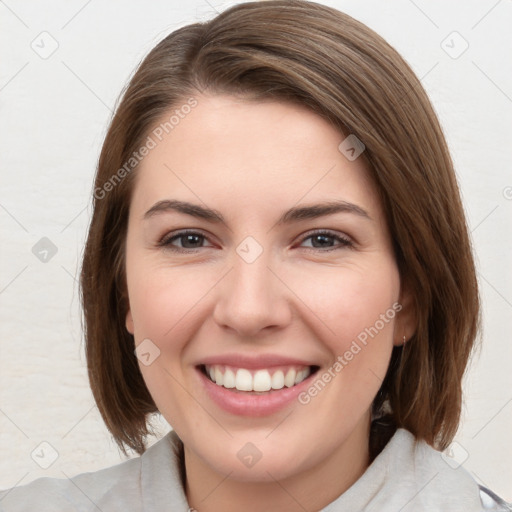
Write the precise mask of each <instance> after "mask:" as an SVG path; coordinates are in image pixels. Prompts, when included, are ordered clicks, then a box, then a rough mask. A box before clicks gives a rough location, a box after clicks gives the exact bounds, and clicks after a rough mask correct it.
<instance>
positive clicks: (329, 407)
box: [126, 95, 414, 512]
mask: <svg viewBox="0 0 512 512" xmlns="http://www.w3.org/2000/svg"><path fill="white" fill-rule="evenodd" d="M196 99H197V100H198V105H197V106H196V107H195V108H194V109H192V111H191V112H190V113H189V114H188V115H187V116H186V117H185V118H184V119H182V120H180V123H179V124H178V125H177V126H175V127H174V129H173V130H172V132H170V133H169V135H168V136H167V137H166V138H164V139H163V140H162V141H161V142H160V143H159V144H158V145H157V146H156V147H155V148H154V149H152V150H151V151H150V153H149V155H148V156H146V157H145V159H144V160H143V161H142V163H141V166H140V168H139V169H138V171H137V173H138V174H137V177H136V182H135V188H134V193H133V197H132V203H131V207H130V217H129V225H128V233H127V245H126V273H127V286H128V295H129V302H130V309H129V311H128V314H127V317H126V327H127V329H128V331H129V332H130V333H132V334H133V335H134V338H135V343H136V345H138V344H140V343H141V342H142V340H144V339H150V340H151V342H152V343H154V344H155V345H156V346H157V347H158V349H159V350H160V355H159V357H158V358H156V359H155V361H154V362H153V363H152V364H150V365H148V366H146V365H143V364H140V369H141V372H142V375H143V377H144V380H145V382H146V384H147V387H148V389H149V391H150V393H151V395H152V397H153V398H154V400H155V403H156V404H157V406H158V408H159V410H160V412H161V413H162V415H163V416H164V417H165V419H166V420H167V421H168V422H169V423H170V424H171V425H172V427H173V428H174V430H175V431H176V432H177V434H178V435H179V437H180V438H181V439H182V440H183V442H184V445H185V466H186V473H187V484H186V493H187V498H188V500H189V503H190V505H191V506H192V507H194V508H196V509H197V510H198V511H199V512H217V511H222V512H230V511H235V510H236V511H239V510H244V511H261V510H268V511H280V512H283V511H284V512H292V511H293V512H295V511H299V510H300V511H303V510H304V509H306V510H319V509H321V508H323V507H325V506H326V505H328V504H329V503H330V502H332V501H333V500H334V499H336V498H337V497H338V496H339V495H340V494H342V493H343V492H344V491H345V490H346V489H348V487H350V486H351V485H352V484H353V483H354V482H355V481H356V480H357V479H358V478H359V477H360V476H361V475H362V473H363V472H364V471H365V469H366V468H367V467H368V438H369V425H370V407H371V403H372V401H373V399H374V397H375V395H376V393H377V391H378V389H379V387H380V385H381V382H382V379H383V378H384V376H385V373H386V370H387V367H388V364H389V359H390V355H391V351H392V348H393V345H398V344H401V343H402V341H403V337H404V336H405V337H406V338H407V339H408V338H409V337H410V336H411V335H412V334H413V330H414V315H413V313H412V311H411V306H410V302H411V301H410V298H409V296H408V294H407V293H406V291H405V290H404V289H402V288H401V283H400V276H399V273H398V269H397V265H396V261H395V258H394V255H393V250H392V245H391V240H390V234H389V231H388V228H387V226H386V223H385V221H384V215H383V211H382V207H381V204H380V203H379V200H378V197H377V194H376V190H375V188H374V185H373V183H372V182H371V180H370V178H369V173H368V169H367V164H366V163H365V160H364V156H361V157H359V158H357V159H356V160H354V161H349V160H348V159H347V158H346V157H345V156H344V155H343V154H342V153H341V152H340V151H339V150H338V146H339V144H340V142H342V141H343V139H344V138H345V136H344V135H343V134H341V133H340V132H339V131H338V130H336V129H335V128H333V127H332V126H331V125H330V124H329V123H328V122H327V121H325V120H324V119H323V118H321V117H319V116H318V115H316V114H315V113H312V112H310V111H309V110H306V109H305V108H303V107H301V106H296V105H291V104H287V103H282V102H272V101H266V102H261V101H260V102H255V101H249V100H245V99H243V98H235V97H232V96H224V95H210V96H204V95H198V96H196ZM166 199H177V200H181V201H189V202H191V203H194V204H198V205H201V206H207V207H209V208H212V209H215V210H217V211H218V212H220V213H221V214H222V215H223V217H224V218H225V224H219V223H214V222H211V221H208V220H203V219H198V218H195V217H192V216H190V215H187V214H184V213H178V212H175V211H164V212H158V213H155V214H154V215H150V216H149V217H148V218H145V217H144V214H145V213H146V212H147V211H148V210H149V209H150V208H151V207H152V206H153V205H154V204H155V203H157V202H158V201H162V200H166ZM340 199H341V200H344V201H347V202H350V203H353V204H355V205H357V206H359V207H360V208H362V209H364V210H365V211H366V212H367V214H368V216H369V218H365V217H363V216H361V215H357V214H354V213H350V212H339V213H335V214H332V215H326V216H323V217H319V218H314V219H301V220H298V221H295V222H292V223H290V224H284V225H280V224H276V222H277V220H278V218H279V217H280V216H281V215H282V214H283V212H284V211H286V210H288V209H289V208H292V207H295V206H306V205H312V204H316V203H321V202H325V201H331V200H340ZM183 229H193V230H194V231H197V232H198V233H199V234H200V235H204V237H205V238H201V237H198V238H195V239H193V244H192V245H189V246H188V247H192V249H188V252H186V253H180V252H174V251H172V250H171V248H170V247H174V248H178V249H179V248H182V247H184V244H185V246H186V243H187V239H186V237H185V239H183V238H181V239H179V238H178V239H174V240H173V241H172V242H171V243H172V245H171V246H170V247H169V246H168V247H162V246H161V245H159V242H160V240H161V239H162V238H165V237H167V238H166V239H167V241H169V239H170V238H171V236H170V235H172V234H175V233H176V232H177V231H179V230H183ZM316 229H326V230H329V231H331V232H332V233H331V234H332V235H335V236H336V235H337V236H341V237H344V238H345V239H348V240H349V241H350V243H351V244H352V245H351V246H347V245H344V244H341V243H340V242H338V241H337V240H336V239H335V238H333V237H327V239H325V238H324V239H321V240H320V244H318V237H314V236H313V237H311V236H309V237H308V235H311V232H312V231H313V230H316ZM247 236H251V237H253V238H254V239H255V240H256V241H257V242H258V244H259V245H260V247H261V248H262V250H263V252H262V253H261V255H260V256H259V257H258V258H257V259H256V260H255V261H254V262H252V263H248V262H247V261H245V260H244V259H243V258H241V257H240V256H239V254H238V253H237V252H236V249H237V246H238V245H239V244H240V242H242V241H243V240H244V239H245V238H246V237H247ZM322 241H323V242H324V243H323V245H322V244H321V242H322ZM329 249H330V250H329ZM397 302H398V303H400V304H401V305H402V310H401V311H400V312H399V313H398V314H397V315H396V316H395V317H394V318H393V319H392V320H390V321H389V322H388V323H386V324H385V326H384V328H383V329H381V330H380V331H379V333H378V335H376V336H374V337H373V338H371V339H370V341H369V342H368V344H367V345H366V346H364V348H362V350H361V351H360V352H359V353H357V355H355V356H354V358H353V359H352V360H351V361H350V362H348V364H347V365H346V366H344V367H343V369H342V371H340V372H338V373H337V374H336V376H335V378H333V379H332V380H331V382H329V383H328V385H327V386H325V388H324V389H323V390H322V391H321V392H319V393H318V394H317V396H315V397H313V398H312V399H311V400H310V401H309V403H307V404H305V405H304V404H301V403H299V402H298V401H295V400H294V401H293V403H292V404H291V405H290V406H287V407H286V408H285V409H283V410H280V411H278V412H277V413H274V414H271V415H267V416H263V417H258V418H247V417H243V416H237V415H234V414H232V413H228V412H226V411H224V410H222V409H220V408H219V407H218V406H217V405H216V404H215V403H213V402H212V401H211V399H210V398H209V397H208V395H207V394H206V393H205V392H204V390H203V389H202V388H201V387H200V386H199V377H198V373H197V371H196V369H195V365H197V364H198V362H199V361H201V359H202V358H204V357H209V356H214V355H218V354H226V353H242V354H269V353H270V354H279V355H290V356H293V357H300V358H301V359H305V360H307V361H311V362H312V363H314V364H317V365H319V366H320V367H321V368H320V370H319V375H321V374H322V373H323V372H325V371H326V370H327V369H328V368H329V367H331V366H332V364H333V362H334V361H335V360H336V358H337V357H338V356H339V355H343V354H344V353H345V351H346V350H347V349H348V348H349V347H350V345H351V343H352V341H353V340H354V339H356V338H357V336H358V335H359V334H360V333H361V332H362V331H364V329H365V328H367V327H370V326H373V325H374V324H375V322H376V321H377V320H378V319H379V315H381V314H383V313H385V312H386V311H388V310H389V309H390V308H391V307H392V305H393V304H394V303H397ZM247 442H251V443H253V444H254V445H255V446H256V447H257V448H258V450H259V451H260V452H261V454H262V456H261V459H260V460H259V461H258V462H257V463H256V464H255V465H254V466H252V467H246V466H245V465H244V464H242V463H241V462H240V460H239V458H238V457H237V452H238V451H239V450H240V449H241V448H242V447H243V446H244V445H245V444H246V443H247ZM319 489H321V492H320V491H319Z"/></svg>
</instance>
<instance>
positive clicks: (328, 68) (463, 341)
mask: <svg viewBox="0 0 512 512" xmlns="http://www.w3.org/2000/svg"><path fill="white" fill-rule="evenodd" d="M198 91H199V92H201V91H207V92H210V93H228V94H240V95H244V96H246V97H248V96H250V97H251V98H253V99H259V98H261V99H276V100H280V101H292V102H297V103H299V104H301V105H304V106H307V107H308V108H310V109H312V110H313V111H314V112H316V113H317V114H318V115H321V116H323V117H324V118H326V119H327V120H329V121H330V122H332V123H333V124H334V126H336V127H337V128H338V129H339V130H340V131H341V132H343V133H345V134H354V135H356V136H357V137H358V138H359V139H360V140H361V141H362V142H363V143H364V145H365V146H366V150H365V152H364V156H365V158H366V159H367V161H368V163H369V166H370V168H371V175H372V178H373V180H374V181H375V184H376V186H377V189H378V191H379V195H380V198H381V201H382V205H383V208H384V211H385V214H386V217H387V222H388V225H389V229H390V232H391V236H392V240H393V244H394V249H395V253H396V260H397V264H398V268H399V271H400V276H401V279H402V283H406V285H407V287H408V289H409V290H410V292H411V293H412V296H413V301H414V308H415V311H416V319H417V329H416V332H415V334H414V335H413V337H412V338H411V339H410V341H409V342H408V343H407V345H406V347H405V348H402V347H395V348H394V349H393V354H392V359H391V363H390V366H389V369H388V372H387V375H386V378H385V380H384V382H383V384H382V387H381V389H380V391H379V393H378V395H377V397H376V399H375V401H374V404H373V406H374V413H375V414H377V413H378V412H379V411H380V410H381V409H382V408H383V404H384V403H385V401H386V400H389V404H390V406H391V410H392V412H391V414H390V415H389V416H387V419H388V422H387V423H386V422H384V421H383V420H381V421H380V424H381V425H387V426H389V427H390V429H391V430H389V433H388V434H387V435H385V436H384V437H383V438H382V439H383V440H382V442H378V443H375V441H373V445H374V446H376V448H375V449H374V450H373V451H374V454H376V453H378V451H379V450H380V449H381V448H382V446H383V445H384V444H385V442H386V441H387V439H388V438H389V435H391V433H392V431H393V430H394V429H396V428H397V427H403V428H406V429H408V430H409V431H410V432H412V433H413V434H414V436H415V437H416V438H417V439H423V440H425V441H427V442H428V443H430V444H432V445H434V446H436V447H438V448H440V449H444V448H445V447H446V446H447V445H448V444H449V443H450V441H451V439H452V438H453V436H454V434H455V432H456V430H457V427H458V423H459V418H460V411H461V401H462V384H461V381H462V377H463V374H464V371H465V369H466V366H467V363H468V359H469V356H470V353H471V349H472V347H473V343H474V341H475V338H476V335H477V332H478V326H479V321H480V313H479V298H478V289H477V281H476V276H475V268H474V263H473V257H472V253H471V246H470V241H469V237H468V231H467V226H466V221H465V217H464V212H463V208H462V205H461V199H460V196H459V190H458V186H457V182H456V178H455V174H454V170H453V165H452V162H451V159H450V156H449V153H448V149H447V146H446V142H445V140H444V137H443V134H442V131H441V128H440V126H439V123H438V120H437V118H436V115H435V113H434V111H433V109H432V107H431V104H430V102H429V100H428V97H427V95H426V93H425V91H424V90H423V87H422V86H421V84H420V82H419V80H418V79H417V77H416V76H415V75H414V73H413V72H412V71H411V69H410V68H409V66H408V65H407V64H406V63H405V61H404V60H403V59H402V58H401V57H400V56H399V55H398V53H397V52H396V51H395V50H394V49H393V48H392V47H391V46H389V45H388V44H387V43H386V42H385V41H384V40H383V39H382V38H381V37H380V36H378V35H377V34H376V33H374V32H373V31H372V30H370V29H369V28H368V27H366V26H365V25H363V24H361V23H359V22H358V21H356V20H354V19H352V18H351V17H350V16H347V15H345V14H343V13H341V12H338V11H336V10H334V9H331V8H328V7H325V6H322V5H319V4H315V3H311V2H306V1H300V0H293V1H289V0H285V1H281V0H278V1H272V0H271V1H267V2H251V3H245V4H240V5H237V6H235V7H232V8H231V9H228V10H227V11H225V12H223V13H221V14H220V15H218V16H216V17H215V18H214V19H212V20H211V21H209V22H207V23H195V24H192V25H189V26H186V27H183V28H181V29H179V30H177V31H175V32H173V33H172V34H170V35H169V36H167V37H166V38H165V39H163V40H162V41H161V42H160V43H159V44H158V45H157V46H156V47H155V48H154V49H153V50H152V51H151V52H150V53H149V54H148V55H147V57H146V58H145V59H144V60H143V62H142V63H141V65H140V66H139V68H138V70H137V71H136V73H135V74H134V76H133V78H132V79H131V81H130V83H129V84H128V86H127V88H126V90H125V92H124V95H123V97H122V100H121V101H120V103H119V105H118V107H117V111H116V113H115V115H114V117H113V119H112V121H111V124H110V127H109V130H108V133H107V136H106V139H105V142H104V145H103V149H102V151H101V155H100V159H99V164H98V170H97V175H96V181H95V190H96V192H95V195H94V212H93V216H92V221H91V225H90V229H89V235H88V239H87V244H86V248H85V254H84V258H83V268H82V274H81V298H82V303H83V310H84V331H85V339H86V355H87V364H88V370H89V378H90V383H91V387H92V391H93V394H94V398H95V400H96V403H97V405H98V408H99V410H100V412H101V415H102V417H103V419H104V421H105V423H106V425H107V427H108V429H109V430H110V432H111V433H112V435H113V436H114V438H115V440H116V441H117V443H118V444H119V446H120V447H121V449H123V451H124V450H125V447H126V446H128V447H130V448H132V449H133V450H135V451H136V452H138V453H143V452H144V450H145V437H146V436H147V435H148V433H149V431H148V422H147V420H148V415H149V414H150V413H153V412H156V411H157V409H156V406H155V403H154V401H153V399H152V398H151V395H150V394H149V392H148V389H147V388H146V385H145V383H144V380H143V378H142V375H141V372H140V371H139V367H138V364H137V359H136V356H135V354H134V347H135V345H134V339H133V336H132V335H130V334H129V333H128V332H127V330H126V328H125V316H126V312H127V307H128V303H127V292H126V278H125V270H124V258H125V255H124V244H125V238H126V231H127V222H128V212H129V207H130V199H131V192H132V189H133V177H134V174H135V171H133V172H124V173H121V172H120V170H121V168H122V167H123V166H124V164H125V163H126V162H128V161H129V160H130V158H131V156H132V155H133V152H134V151H135V150H137V149H138V148H140V147H141V146H142V145H143V142H144V139H145V138H146V137H147V136H148V133H149V132H150V129H151V128H153V127H154V125H155V123H156V122H158V121H159V120H161V119H162V116H163V115H164V114H166V113H169V112H170V109H171V108H173V107H175V106H178V105H179V104H180V102H184V101H186V99H187V98H188V97H190V96H193V95H194V94H197V92H198ZM135 167H136V166H135ZM125 169H126V167H125ZM116 173H117V174H116ZM125 174H126V176H125ZM116 176H117V178H116V179H117V181H116V182H115V183H114V182H113V181H112V180H113V178H115V177H116ZM121 178H122V179H121ZM109 183H110V186H109ZM372 432H377V430H372ZM381 437H382V436H381ZM373 445H372V446H373Z"/></svg>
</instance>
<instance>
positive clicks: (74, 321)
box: [0, 0, 512, 501]
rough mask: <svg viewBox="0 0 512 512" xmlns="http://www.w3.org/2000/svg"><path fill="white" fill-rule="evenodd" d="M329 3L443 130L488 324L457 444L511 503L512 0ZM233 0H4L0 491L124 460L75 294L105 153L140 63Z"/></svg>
mask: <svg viewBox="0 0 512 512" xmlns="http://www.w3.org/2000/svg"><path fill="white" fill-rule="evenodd" d="M326 3H327V4H328V5H331V6H333V7H337V8H339V9H340V10H342V11H345V12H346V13H348V14H350V15H352V16H354V17H355V18H357V19H359V20H361V21H362V22H364V23H366V24H367V25H369V26H370V27H371V28H373V29H374V30H376V31H377V32H378V33H380V34H381V35H382V36H383V37H384V38H385V39H387V40H388V41H389V42H390V43H391V44H392V45H393V46H394V47H395V48H396V49H397V50H398V51H399V52H400V53H401V54H402V55H403V56H404V57H405V59H406V60H407V61H408V62H409V63H410V64H411V66H412V68H413V69H414V71H415V72H416V73H417V75H418V76H419V77H420V78H421V79H422V83H423V85H424V87H425V88H426V90H427V92H428V94H429V95H430V97H431V99H432V102H433V104H434V107H435V109H436V111H437V112H438V114H439V117H440V120H441V123H442V126H443V128H444V130H445V133H446V137H447V140H448V143H449V146H450V149H451V151H452V155H453V158H454V161H455V165H456V170H457V174H458V178H459V182H460V186H461V192H462V195H463V200H464V204H465V208H466V211H467V218H468V224H469V226H470V230H471V233H472V237H473V241H474V247H475V252H476V257H477V264H478V275H479V280H480V290H481V296H482V301H483V319H484V325H483V337H482V339H483V344H482V350H481V353H480V355H479V357H478V359H475V360H474V362H473V363H472V366H471V368H470V370H469V372H468V375H467V379H466V381H465V398H466V400H465V407H464V414H463V418H462V424H461V428H460V430H459V432H458V434H457V437H456V444H455V445H454V446H453V447H452V450H451V452H450V453H451V455H452V456H453V458H454V459H455V461H456V463H457V464H458V463H462V464H463V465H464V467H465V468H466V469H467V470H468V471H470V472H471V473H472V475H473V476H474V477H475V479H476V480H477V481H478V482H480V483H483V484H484V485H486V486H488V487H490V488H492V489H493V490H494V491H495V492H496V493H498V494H500V495H502V497H504V498H506V499H508V500H509V501H512V467H511V462H510V461H511V460H512V442H511V432H512V385H511V384H512V372H511V371H510V368H511V362H512V343H511V337H510V332H511V330H512V279H511V276H512V272H511V268H512V267H511V265H510V260H511V257H510V255H511V253H512V251H511V248H512V247H511V246H512V174H511V163H512V154H511V150H510V148H511V142H512V141H511V133H512V72H511V67H510V55H511V50H512V32H511V31H510V27H511V26H512V2H511V1H501V2H500V1H498V2H495V0H489V1H476V0H472V1H465V2H462V1H460V0H459V1H452V2H449V3H448V2H442V1H440V0H436V1H429V2H427V1H419V0H417V1H415V2H413V1H412V0H411V1H398V0H394V1H389V2H381V1H378V0H371V1H370V0H363V1H355V0H354V1H342V0H339V1H330V2H326ZM228 5H229V4H227V3H225V2H224V3H220V2H217V1H213V0H212V1H209V2H206V1H202V0H195V1H189V2H178V1H177V0H165V1H163V0H160V1H153V2H147V3H146V2H135V1H133V0H131V1H127V2H123V3H121V2H94V1H91V2H86V1H85V0H81V1H63V0H56V1H54V2H44V3H43V2H36V1H34V0H32V1H25V2H21V1H18V2H16V1H14V0H10V1H6V2H1V3H0V16H1V18H0V19H1V27H2V29H1V31H0V43H1V45H2V48H3V53H2V58H1V60H0V88H1V89H0V116H1V117H0V122H1V126H2V137H1V138H0V145H1V148H0V154H1V160H0V165H1V188H0V229H1V255H0V270H1V274H0V308H1V312H0V315H1V324H0V328H1V332H0V435H1V438H0V488H5V487H11V486H14V485H17V484H24V483H28V482H29V481H31V480H33V479H35V478H38V477H41V476H54V477H65V476H72V475H74V474H77V473H80V472H84V471H92V470H95V469H99V468H103V467H106V466H109V465H113V464H115V463H118V462H120V461H121V460H123V457H122V456H121V455H120V454H119V451H118V449H117V448H116V446H115V444H114V443H113V441H112V440H111V438H110V435H109V433H108V432H107V430H106V428H105V426H104V425H103V423H102V420H101V418H100V416H99V413H98V410H97V408H96V406H95V405H94V401H93V398H92V394H91V392H90V389H89V385H88V381H87V376H86V368H85V358H84V355H83V340H82V331H81V325H80V310H79V302H78V295H77V275H78V271H79V267H80V257H81V254H82V250H83V244H84V240H85V235H86V229H87V226H88V222H89V219H90V213H91V200H90V199H91V192H92V180H93V175H94V171H95V165H96V162H97V158H98V155H99V151H100V147H101V144H102V140H103V137H104V135H105V131H106V127H107V124H108V121H109V119H110V116H111V110H112V109H113V108H114V105H115V102H116V98H117V97H118V95H119V93H120V91H121V89H122V87H123V86H124V84H125V83H126V81H127V79H128V77H129V76H130V75H131V73H132V71H133V69H134V67H135V66H136V65H137V64H138V63H139V61H140V60H141V58H142V57H143V56H144V55H145V54H146V53H147V52H148V51H149V50H150V49H151V48H152V47H153V46H154V45H155V44H156V43H157V42H158V41H159V40H160V39H161V38H163V37H164V36H165V35H167V34H168V33H169V32H171V31H172V30H174V29H175V28H177V27H179V26H182V25H184V24H187V23H190V22H193V21H197V20H206V19H209V18H210V17H212V16H213V15H214V14H215V9H217V10H219V11H221V10H223V9H225V8H226V6H228ZM454 32H456V34H454ZM42 33H43V34H42ZM57 45H58V47H57ZM466 45H468V47H467V49H465V47H466ZM464 49H465V51H463V50H464ZM52 50H55V51H54V52H53V53H52V54H51V55H50V53H51V52H52ZM41 239H43V240H41ZM54 253H55V254H54ZM45 259H46V260H47V261H44V260H45ZM156 426H157V431H158V432H159V435H162V434H163V433H165V432H166V431H167V430H168V428H169V427H168V425H167V424H166V423H165V421H164V420H161V419H160V420H158V418H157V421H156ZM41 443H49V444H43V445H41ZM55 457H56V460H55V461H53V459H54V458H55ZM50 462H53V463H52V464H51V465H50V466H49V467H48V469H43V468H42V467H41V465H42V466H45V465H48V464H49V463H50Z"/></svg>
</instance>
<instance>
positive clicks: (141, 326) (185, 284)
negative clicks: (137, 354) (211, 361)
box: [128, 265, 214, 348]
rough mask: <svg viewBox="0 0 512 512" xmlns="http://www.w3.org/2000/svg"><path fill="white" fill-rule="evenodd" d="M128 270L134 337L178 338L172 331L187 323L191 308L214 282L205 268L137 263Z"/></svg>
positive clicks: (192, 309) (160, 339)
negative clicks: (195, 270) (138, 265)
mask: <svg viewBox="0 0 512 512" xmlns="http://www.w3.org/2000/svg"><path fill="white" fill-rule="evenodd" d="M134 267H135V266H134ZM129 270H131V271H132V272H131V274H129V275H130V278H129V279H128V291H129V299H130V308H131V312H132V316H133V320H134V325H135V339H136V340H137V341H139V340H140V339H142V338H150V339H153V338H154V339H155V342H156V343H161V341H162V340H163V339H165V338H171V339H178V337H177V336H176V331H179V330H181V329H182V328H183V327H184V326H186V324H187V323H190V320H191V318H193V316H194V308H195V307H196V305H198V303H199V302H200V301H201V299H202V298H203V297H204V296H205V295H206V294H207V292H208V290H209V288H210V287H211V286H212V284H213V283H214V281H212V283H210V279H208V275H207V274H206V273H205V272H199V271H198V272H194V271H190V270H186V269H185V270H184V269H177V268H174V269H173V268H167V269H166V268H160V267H154V266H144V265H140V267H138V268H137V267H135V268H133V269H129ZM162 348H163V347H162Z"/></svg>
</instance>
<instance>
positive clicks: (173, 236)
mask: <svg viewBox="0 0 512 512" xmlns="http://www.w3.org/2000/svg"><path fill="white" fill-rule="evenodd" d="M186 235H199V236H200V237H202V238H203V240H207V241H208V242H209V243H210V244H211V243H212V242H211V240H210V237H209V236H208V235H206V234H205V233H203V232H202V230H201V229H198V228H188V229H182V230H178V231H173V232H171V233H166V234H165V235H164V236H163V237H161V238H160V240H159V241H158V244H157V245H158V246H159V247H163V248H165V249H169V250H171V251H174V252H181V253H192V252H197V251H198V250H199V249H205V248H206V247H212V245H210V246H206V247H195V248H192V249H190V248H186V247H176V246H173V245H171V242H172V241H174V240H179V239H180V238H181V237H184V236H186ZM318 235H325V236H328V237H331V238H333V239H334V240H336V241H337V242H338V245H335V246H333V247H324V248H322V247H303V248H305V249H308V250H312V251H316V252H329V251H333V250H336V249H342V248H347V249H352V248H354V241H353V239H352V237H350V236H348V235H346V234H345V233H339V232H337V231H334V230H331V229H326V228H318V229H314V230H312V231H308V232H306V233H304V234H303V235H301V237H300V239H299V247H300V244H302V243H304V241H306V240H307V239H308V238H312V237H314V236H318Z"/></svg>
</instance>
